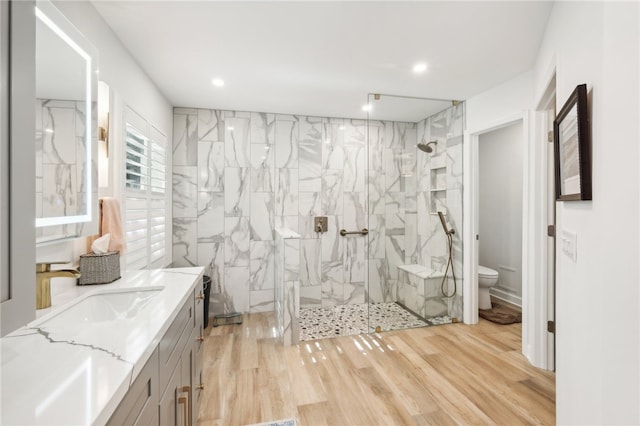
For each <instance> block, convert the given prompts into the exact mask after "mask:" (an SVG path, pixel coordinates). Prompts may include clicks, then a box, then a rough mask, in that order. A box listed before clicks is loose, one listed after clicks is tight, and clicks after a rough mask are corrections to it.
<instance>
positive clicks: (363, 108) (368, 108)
mask: <svg viewBox="0 0 640 426" xmlns="http://www.w3.org/2000/svg"><path fill="white" fill-rule="evenodd" d="M362 110H363V111H371V104H365V105H362Z"/></svg>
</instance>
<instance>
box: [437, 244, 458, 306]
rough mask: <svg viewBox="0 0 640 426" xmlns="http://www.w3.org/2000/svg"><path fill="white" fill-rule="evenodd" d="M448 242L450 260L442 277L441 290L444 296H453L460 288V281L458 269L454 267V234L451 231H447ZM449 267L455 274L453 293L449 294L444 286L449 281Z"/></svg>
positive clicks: (453, 274) (452, 273)
mask: <svg viewBox="0 0 640 426" xmlns="http://www.w3.org/2000/svg"><path fill="white" fill-rule="evenodd" d="M447 242H448V243H449V260H448V261H447V268H446V269H445V271H444V277H442V284H441V285H440V291H441V292H442V295H443V296H444V297H453V296H455V294H456V291H457V290H458V283H457V281H456V271H455V270H454V269H453V235H452V233H451V232H447ZM449 268H451V275H452V276H453V293H451V294H447V291H446V290H445V288H444V285H445V283H446V282H447V275H448V273H449Z"/></svg>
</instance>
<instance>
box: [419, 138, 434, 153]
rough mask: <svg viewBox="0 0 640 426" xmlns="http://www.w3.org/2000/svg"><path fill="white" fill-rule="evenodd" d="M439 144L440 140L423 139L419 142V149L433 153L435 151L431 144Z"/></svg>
mask: <svg viewBox="0 0 640 426" xmlns="http://www.w3.org/2000/svg"><path fill="white" fill-rule="evenodd" d="M437 144H438V141H431V142H427V141H425V140H423V141H422V142H418V149H419V150H420V151H424V152H426V153H428V154H431V153H432V152H433V148H432V147H431V145H437Z"/></svg>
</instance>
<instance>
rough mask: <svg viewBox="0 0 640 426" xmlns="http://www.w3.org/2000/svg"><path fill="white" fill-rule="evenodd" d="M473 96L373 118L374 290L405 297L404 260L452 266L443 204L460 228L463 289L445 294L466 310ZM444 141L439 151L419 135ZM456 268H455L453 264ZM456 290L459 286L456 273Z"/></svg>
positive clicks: (382, 296) (380, 296) (456, 309)
mask: <svg viewBox="0 0 640 426" xmlns="http://www.w3.org/2000/svg"><path fill="white" fill-rule="evenodd" d="M464 111H465V104H464V103H460V104H458V105H457V106H454V107H451V108H449V109H447V110H445V111H442V112H440V113H438V114H436V115H433V116H431V117H427V118H425V119H424V120H422V121H420V122H418V123H398V122H395V123H389V122H371V123H370V127H369V132H370V135H369V136H370V150H369V170H368V172H369V227H370V229H371V233H370V234H369V236H370V238H369V265H368V268H369V275H368V278H369V295H368V296H369V298H370V301H371V302H389V301H397V300H399V297H398V296H399V295H398V282H399V279H401V278H402V272H401V271H400V272H399V271H398V268H397V267H398V265H402V264H418V265H424V266H427V267H429V268H430V269H432V270H434V271H441V272H444V269H445V267H446V262H447V259H448V257H447V255H448V251H447V240H446V237H445V234H444V231H443V230H442V227H441V225H440V220H439V217H438V215H437V211H438V210H440V211H443V212H444V213H445V214H446V218H447V221H448V223H449V225H450V227H452V228H453V229H455V230H456V233H455V234H454V246H453V247H454V268H455V272H456V278H458V286H457V293H456V294H457V295H458V296H456V297H454V298H452V299H449V300H444V301H443V303H446V304H447V305H448V306H446V308H447V311H448V312H453V313H455V314H456V315H457V316H460V315H461V294H462V282H463V280H462V241H461V236H462V138H463V132H464ZM423 139H425V140H426V141H432V140H435V141H437V142H438V143H437V145H436V146H435V150H434V152H433V153H432V154H428V153H425V152H422V151H420V150H418V149H417V148H416V143H417V142H418V141H421V140H423ZM449 275H451V273H450V272H449ZM450 281H451V282H450V289H449V293H450V292H452V291H453V281H452V280H450Z"/></svg>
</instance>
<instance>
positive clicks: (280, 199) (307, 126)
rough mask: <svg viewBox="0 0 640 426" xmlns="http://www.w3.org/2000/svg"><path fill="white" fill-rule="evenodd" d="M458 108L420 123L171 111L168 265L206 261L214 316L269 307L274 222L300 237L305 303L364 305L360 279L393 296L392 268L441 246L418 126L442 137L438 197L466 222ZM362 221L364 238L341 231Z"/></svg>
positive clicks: (435, 258) (456, 220)
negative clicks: (316, 221)
mask: <svg viewBox="0 0 640 426" xmlns="http://www.w3.org/2000/svg"><path fill="white" fill-rule="evenodd" d="M463 108H464V107H463V104H460V106H459V107H457V108H452V109H449V110H447V111H444V112H443V113H441V114H439V115H437V116H434V117H430V118H429V119H425V120H423V121H421V122H420V123H402V122H389V121H384V122H383V121H379V122H369V125H367V121H366V120H351V119H336V118H324V117H309V116H300V115H281V114H269V113H253V112H251V113H250V112H236V111H222V110H205V109H188V108H175V109H174V137H173V230H174V231H173V232H174V233H173V264H174V266H192V265H200V266H205V267H206V272H205V273H206V274H208V275H211V276H212V279H213V282H214V286H213V292H212V295H211V296H212V299H211V312H212V313H213V314H216V313H223V312H232V311H240V312H261V311H272V310H273V309H274V270H275V269H274V266H275V265H274V258H275V245H274V244H275V241H274V240H275V236H274V235H275V228H288V229H291V230H293V231H295V232H297V233H298V234H299V235H300V254H299V265H300V270H299V283H300V306H301V307H306V306H331V305H337V304H345V303H364V302H365V300H367V299H366V297H367V288H368V286H367V283H368V280H372V282H371V284H372V285H371V289H370V294H369V296H370V297H371V299H372V301H383V300H384V301H388V300H396V299H395V296H396V292H397V282H398V270H397V265H400V264H404V263H411V262H414V263H415V262H423V261H424V262H426V263H425V264H433V266H434V267H435V266H438V265H440V264H441V262H442V259H443V256H444V253H445V249H444V236H443V235H444V234H443V235H442V236H441V235H440V233H441V230H440V229H438V228H436V226H435V225H438V226H439V222H437V216H435V219H434V216H431V215H429V214H426V213H425V211H424V210H425V209H426V206H427V205H426V204H425V203H426V202H428V201H429V200H430V199H431V198H429V195H430V192H429V189H430V186H428V184H429V182H428V179H426V181H425V179H424V176H423V175H421V173H422V171H423V169H426V170H429V157H426V156H425V155H426V154H423V153H421V154H416V141H417V140H419V139H420V138H421V137H422V135H423V134H424V132H425V131H426V132H428V137H431V138H440V139H439V140H441V142H442V145H440V143H439V145H438V149H440V150H442V151H441V153H442V155H443V157H442V158H447V164H448V165H449V164H450V165H451V167H447V176H446V179H447V188H448V189H447V191H446V197H447V200H446V201H447V203H456V202H458V203H460V205H459V206H458V207H450V208H449V209H448V211H449V216H450V217H451V219H449V220H450V221H451V224H452V226H454V227H455V226H457V225H458V224H460V225H461V224H462V216H461V214H462V206H461V202H462V196H461V191H462V184H461V176H462V168H461V159H462V145H461V142H462V117H463V114H462V113H463ZM443 126H444V127H443ZM367 132H369V135H367ZM449 134H450V135H449ZM447 135H449V136H447ZM453 135H456V136H459V138H458V139H456V137H455V136H453ZM367 136H369V143H370V149H367ZM439 152H440V151H439ZM367 155H368V158H367ZM427 176H429V173H427ZM456 179H457V180H456ZM449 188H450V189H449ZM315 216H327V217H328V221H329V231H328V232H327V233H323V234H317V233H316V232H315V231H314V228H313V218H314V217H315ZM365 227H367V228H369V229H370V233H369V236H368V238H367V237H362V236H349V237H341V236H340V235H339V233H338V232H339V230H340V229H341V228H345V229H347V230H358V229H363V228H365ZM456 230H457V228H456ZM457 235H461V232H460V233H459V234H457ZM459 249H460V245H459V243H458V247H457V250H459ZM431 253H436V255H432V254H431ZM460 256H461V251H460ZM460 256H458V260H461V257H460ZM458 260H457V261H458ZM456 268H457V269H456V271H457V272H458V271H461V263H459V264H458V265H457V267H456ZM216 284H217V285H216ZM218 286H219V287H220V290H221V292H220V293H218V292H216V290H217V287H218Z"/></svg>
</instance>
